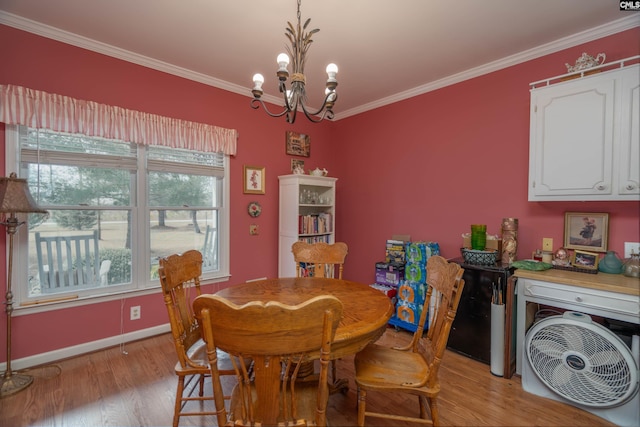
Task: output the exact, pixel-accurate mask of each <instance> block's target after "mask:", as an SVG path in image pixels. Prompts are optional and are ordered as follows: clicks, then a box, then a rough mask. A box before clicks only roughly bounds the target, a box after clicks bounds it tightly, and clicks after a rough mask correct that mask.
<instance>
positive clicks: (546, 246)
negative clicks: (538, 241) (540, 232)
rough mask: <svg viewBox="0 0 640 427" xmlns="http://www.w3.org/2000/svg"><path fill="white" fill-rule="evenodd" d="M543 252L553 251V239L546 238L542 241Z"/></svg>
mask: <svg viewBox="0 0 640 427" xmlns="http://www.w3.org/2000/svg"><path fill="white" fill-rule="evenodd" d="M542 250H543V251H549V252H551V251H553V239H552V238H551V237H544V238H543V239H542Z"/></svg>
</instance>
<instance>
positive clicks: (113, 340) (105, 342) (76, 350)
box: [0, 323, 171, 372]
mask: <svg viewBox="0 0 640 427" xmlns="http://www.w3.org/2000/svg"><path fill="white" fill-rule="evenodd" d="M170 330H171V328H170V327H169V324H168V323H166V324H164V325H158V326H154V327H152V328H148V329H141V330H139V331H134V332H127V333H126V334H121V335H116V336H113V337H109V338H104V339H101V340H98V341H91V342H87V343H83V344H79V345H74V346H72V347H66V348H60V349H58V350H54V351H49V352H47V353H40V354H35V355H33V356H28V357H24V358H22V359H16V360H12V361H11V370H12V371H19V370H21V369H26V368H31V367H34V366H39V365H46V364H48V363H52V362H55V361H58V360H62V359H67V358H69V357H74V356H79V355H81V354H85V353H91V352H93V351H96V350H102V349H104V348H108V347H115V346H118V345H121V344H123V343H127V342H131V341H136V340H140V339H143V338H148V337H152V336H154V335H160V334H164V333H167V332H169V331H170ZM6 369H7V364H6V363H1V364H0V372H4V371H5V370H6Z"/></svg>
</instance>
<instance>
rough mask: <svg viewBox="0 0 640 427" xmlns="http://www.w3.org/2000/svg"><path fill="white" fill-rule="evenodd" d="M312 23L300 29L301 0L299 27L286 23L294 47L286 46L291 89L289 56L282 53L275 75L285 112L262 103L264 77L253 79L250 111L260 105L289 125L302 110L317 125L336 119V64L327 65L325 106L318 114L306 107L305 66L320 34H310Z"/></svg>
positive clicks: (306, 23) (317, 30)
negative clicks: (325, 119) (313, 37)
mask: <svg viewBox="0 0 640 427" xmlns="http://www.w3.org/2000/svg"><path fill="white" fill-rule="evenodd" d="M309 22H311V18H309V19H307V20H306V21H305V23H304V25H303V26H301V25H300V0H298V25H297V26H296V27H294V26H293V25H292V24H291V22H288V21H287V24H288V25H289V26H288V28H286V29H285V30H286V32H285V36H287V38H288V39H289V42H290V43H291V46H287V52H288V53H289V55H291V59H292V63H291V65H292V68H293V73H292V74H291V88H290V89H287V86H286V81H287V78H288V77H289V70H288V66H289V55H287V54H286V53H281V54H280V55H278V58H277V62H278V67H279V68H278V71H277V73H276V75H277V76H278V80H279V83H278V86H279V89H280V93H282V95H283V98H284V109H283V110H282V111H281V112H279V113H272V112H270V111H269V110H268V109H267V106H266V105H265V104H264V102H263V101H262V99H261V96H262V94H263V91H262V84H263V83H264V77H263V76H262V74H256V75H254V76H253V84H254V87H253V89H252V91H251V92H252V93H253V99H252V100H251V108H253V109H258V108H259V107H260V105H262V108H264V111H266V113H267V114H268V115H270V116H271V117H282V116H284V115H285V114H286V116H287V122H288V123H293V122H295V120H296V113H297V112H298V109H301V110H302V111H303V112H304V115H305V116H307V118H308V119H309V120H311V121H312V122H314V123H319V122H321V121H322V120H323V119H324V118H325V117H326V118H327V119H333V110H332V108H333V105H334V104H335V102H336V100H337V99H338V94H337V93H336V86H338V81H337V80H336V74H337V73H338V67H337V66H336V64H329V65H327V69H326V71H327V75H328V78H327V84H326V89H325V97H324V102H323V103H322V106H321V107H320V108H319V109H318V110H316V111H313V110H310V109H309V107H308V106H307V105H305V102H306V100H307V94H306V92H305V88H304V85H305V76H304V65H305V62H306V60H307V52H308V51H309V47H310V46H311V43H312V42H313V40H311V36H312V35H313V34H315V33H317V32H319V31H320V30H319V29H317V28H316V29H314V30H310V31H307V26H308V25H309Z"/></svg>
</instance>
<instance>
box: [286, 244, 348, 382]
mask: <svg viewBox="0 0 640 427" xmlns="http://www.w3.org/2000/svg"><path fill="white" fill-rule="evenodd" d="M291 252H293V260H294V261H295V262H296V276H297V277H328V278H332V279H333V278H337V279H342V272H343V270H344V260H345V258H346V257H347V253H348V252H349V247H348V246H347V244H346V243H344V242H336V243H333V244H329V243H324V242H318V243H307V242H302V241H298V242H295V243H294V244H293V245H292V246H291ZM336 270H337V272H338V275H337V277H336V274H335V273H336ZM331 379H332V383H333V385H332V392H333V391H335V390H340V391H342V392H343V393H346V392H347V391H349V385H348V382H344V381H341V380H339V379H338V377H337V368H336V361H335V360H332V361H331Z"/></svg>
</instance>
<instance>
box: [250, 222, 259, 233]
mask: <svg viewBox="0 0 640 427" xmlns="http://www.w3.org/2000/svg"><path fill="white" fill-rule="evenodd" d="M249 234H251V235H252V236H255V235H257V234H258V225H257V224H251V225H249Z"/></svg>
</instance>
